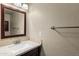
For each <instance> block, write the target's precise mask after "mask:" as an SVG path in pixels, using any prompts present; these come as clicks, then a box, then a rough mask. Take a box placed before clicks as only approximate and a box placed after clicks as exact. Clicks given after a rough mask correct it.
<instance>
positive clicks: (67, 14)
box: [28, 3, 79, 55]
mask: <svg viewBox="0 0 79 59" xmlns="http://www.w3.org/2000/svg"><path fill="white" fill-rule="evenodd" d="M28 19H29V32H30V38H31V40H34V41H37V42H40V41H42V45H43V49H42V55H79V29H57V32H56V31H54V30H51V29H50V27H51V26H79V4H53V3H52V4H39V3H38V4H30V5H29V17H28Z"/></svg>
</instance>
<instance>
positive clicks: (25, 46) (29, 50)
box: [0, 40, 41, 56]
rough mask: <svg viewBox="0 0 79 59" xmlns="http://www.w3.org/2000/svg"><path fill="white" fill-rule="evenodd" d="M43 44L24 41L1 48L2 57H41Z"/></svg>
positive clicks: (0, 54)
mask: <svg viewBox="0 0 79 59" xmlns="http://www.w3.org/2000/svg"><path fill="white" fill-rule="evenodd" d="M40 49H41V43H37V42H33V41H30V40H28V41H23V42H21V43H18V44H10V45H7V46H2V47H0V56H39V55H40Z"/></svg>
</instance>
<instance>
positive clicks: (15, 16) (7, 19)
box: [4, 8, 24, 36]
mask: <svg viewBox="0 0 79 59" xmlns="http://www.w3.org/2000/svg"><path fill="white" fill-rule="evenodd" d="M4 33H5V36H12V35H18V34H24V14H23V13H20V12H17V11H13V10H10V9H7V8H4Z"/></svg>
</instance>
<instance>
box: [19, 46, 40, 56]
mask: <svg viewBox="0 0 79 59" xmlns="http://www.w3.org/2000/svg"><path fill="white" fill-rule="evenodd" d="M40 51H41V47H37V48H34V49H32V50H30V51H28V52H24V53H22V54H20V55H18V56H40Z"/></svg>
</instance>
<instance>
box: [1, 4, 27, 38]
mask: <svg viewBox="0 0 79 59" xmlns="http://www.w3.org/2000/svg"><path fill="white" fill-rule="evenodd" d="M4 8H6V9H9V10H12V11H16V12H19V13H22V14H24V33H23V34H16V35H11V36H5V29H4ZM19 36H26V12H24V11H21V10H18V9H14V8H11V7H9V6H5V5H3V4H1V39H3V38H10V37H19Z"/></svg>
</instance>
